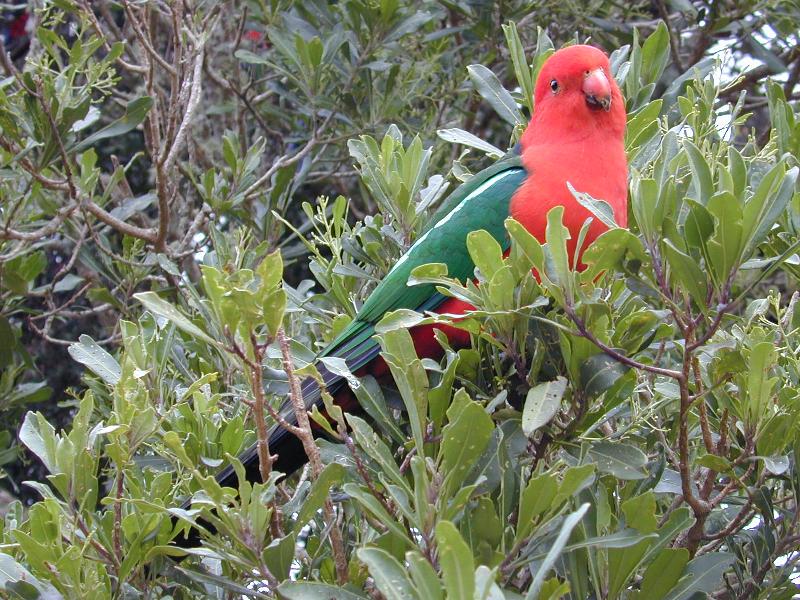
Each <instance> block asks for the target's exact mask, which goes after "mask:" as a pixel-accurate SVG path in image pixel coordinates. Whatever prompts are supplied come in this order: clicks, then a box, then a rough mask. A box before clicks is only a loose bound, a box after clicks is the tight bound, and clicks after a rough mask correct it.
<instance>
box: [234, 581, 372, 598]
mask: <svg viewBox="0 0 800 600" xmlns="http://www.w3.org/2000/svg"><path fill="white" fill-rule="evenodd" d="M278 593H279V594H280V598H282V599H283V598H285V599H286V600H331V599H332V598H336V600H366V598H367V596H362V595H360V594H354V593H353V592H351V591H348V590H346V589H344V588H343V587H341V586H339V585H329V584H327V583H318V582H313V581H284V582H283V583H281V584H280V585H279V586H278ZM246 595H247V594H244V596H246Z"/></svg>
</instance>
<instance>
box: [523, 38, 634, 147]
mask: <svg viewBox="0 0 800 600" xmlns="http://www.w3.org/2000/svg"><path fill="white" fill-rule="evenodd" d="M534 100H535V104H534V112H533V118H532V119H531V127H529V128H528V130H527V131H526V135H525V136H524V137H523V140H522V143H523V145H526V143H528V142H534V139H532V138H535V141H543V140H544V139H545V138H547V139H550V140H552V139H553V138H556V139H560V140H561V141H562V142H566V141H570V140H574V139H575V138H576V136H577V137H578V138H585V137H587V136H589V135H591V134H592V133H594V132H597V131H598V130H599V131H602V132H603V133H604V134H605V135H607V136H611V137H616V138H621V137H622V135H623V134H624V131H625V122H626V112H625V101H624V100H623V98H622V93H621V92H620V90H619V86H617V83H616V81H614V77H613V76H612V75H611V68H610V65H609V62H608V57H607V56H606V54H605V53H604V52H603V51H602V50H598V49H597V48H594V47H593V46H582V45H580V46H568V47H567V48H563V49H561V50H559V51H558V52H556V53H555V54H553V55H552V56H551V57H550V58H548V59H547V60H546V61H545V63H544V65H542V70H541V71H540V72H539V78H538V79H537V80H536V89H535V91H534Z"/></svg>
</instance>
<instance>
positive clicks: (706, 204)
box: [0, 0, 800, 600]
mask: <svg viewBox="0 0 800 600" xmlns="http://www.w3.org/2000/svg"><path fill="white" fill-rule="evenodd" d="M629 5H630V6H628V7H626V8H625V9H620V8H615V7H612V6H607V5H606V3H602V2H594V3H591V6H590V7H589V10H587V8H586V7H585V6H584V3H578V6H573V3H571V2H563V1H562V2H552V3H550V2H544V3H537V7H536V8H534V9H530V7H529V6H528V5H527V4H526V3H521V2H520V3H515V2H514V3H509V4H508V5H506V4H504V5H503V7H504V8H503V12H502V14H497V12H496V10H497V9H495V8H493V7H492V5H491V3H490V4H486V3H478V2H475V3H471V2H458V3H455V2H454V3H451V2H447V3H433V2H430V3H429V2H421V3H401V2H396V1H391V0H384V1H382V2H361V1H359V0H350V1H348V2H340V3H328V2H309V3H303V4H302V5H300V4H297V5H295V4H293V3H288V2H279V1H277V0H276V1H274V2H269V3H267V2H255V1H252V2H234V1H231V2H219V3H215V2H196V3H159V2H137V3H134V2H121V3H112V2H100V3H96V4H95V3H89V2H85V1H71V0H61V1H53V2H46V3H44V5H43V7H41V8H40V9H39V11H38V12H37V13H36V14H35V17H34V23H35V25H36V29H35V32H34V36H33V39H32V44H31V49H30V51H29V53H28V56H27V58H26V59H25V62H24V64H17V65H15V64H13V63H11V62H10V61H9V60H8V59H6V58H5V51H3V52H2V54H3V56H4V65H3V66H4V68H5V71H6V75H7V76H6V78H5V79H4V80H3V81H2V82H0V126H2V128H3V134H2V136H0V160H2V166H0V197H2V198H3V204H2V207H0V218H2V221H3V226H2V228H0V277H2V287H0V364H2V366H3V372H2V375H0V410H2V411H3V415H4V423H5V422H7V423H16V422H18V421H17V420H16V419H17V416H19V415H21V414H22V410H23V408H24V407H26V405H28V404H30V403H33V402H42V401H43V400H45V399H46V398H47V397H48V396H49V395H50V392H51V390H50V389H49V388H48V387H47V377H48V375H49V373H48V371H49V370H50V369H51V368H53V369H55V368H57V361H52V357H53V356H60V357H61V359H62V362H64V360H63V359H64V355H63V354H61V355H59V354H57V353H54V352H56V351H54V350H52V349H50V348H52V346H53V345H56V346H58V345H59V344H60V345H61V346H67V347H68V353H69V359H68V360H70V361H71V362H70V363H68V364H70V368H74V366H75V365H76V364H81V365H84V366H85V367H86V368H87V372H86V374H85V376H84V378H83V380H82V382H81V384H80V385H79V386H78V387H77V388H76V389H75V390H74V393H73V395H72V399H71V400H69V401H67V402H66V403H65V404H66V406H65V407H64V403H62V404H61V405H60V406H61V407H62V408H60V409H59V408H58V407H56V408H54V407H52V406H48V407H46V408H47V410H46V414H43V413H42V412H27V414H26V416H25V417H24V420H23V419H20V420H21V422H22V424H21V427H19V428H17V427H16V426H9V428H8V430H7V431H0V465H9V466H8V467H7V468H8V470H9V472H11V473H12V474H13V475H14V476H15V477H14V480H9V479H7V480H6V481H11V482H12V483H17V480H19V481H21V480H22V479H23V478H25V477H24V476H22V475H21V471H22V470H23V469H24V467H23V466H21V465H20V463H19V461H18V459H17V452H16V448H15V447H14V441H13V440H14V438H18V440H19V442H20V443H21V444H22V445H24V447H25V448H27V451H28V452H30V453H31V454H32V455H33V456H35V457H36V458H37V459H38V461H39V462H40V463H41V464H42V465H43V469H44V470H45V474H44V476H42V477H36V476H34V477H30V476H28V478H32V479H38V480H36V481H29V482H27V487H28V488H30V489H32V490H33V491H34V492H35V493H36V495H37V500H36V501H35V502H31V503H30V504H29V505H25V504H23V503H22V502H19V501H14V502H11V503H10V504H9V506H8V507H7V508H5V509H4V513H5V514H4V520H3V522H2V525H1V526H0V596H2V597H9V598H20V597H22V598H62V597H63V598H84V597H166V596H170V597H175V598H190V597H208V596H214V597H234V596H238V597H257V598H261V597H276V596H277V597H280V598H289V599H295V598H296V599H309V598H311V599H313V598H329V597H336V598H365V597H373V598H381V597H383V598H403V599H406V598H409V599H414V598H420V599H428V598H431V599H436V598H480V599H492V600H495V599H502V598H506V599H517V598H526V599H531V600H533V599H537V598H539V599H550V598H553V599H555V598H574V599H577V598H581V599H583V598H591V597H595V598H631V599H633V598H640V599H644V598H663V599H670V600H676V599H684V598H686V599H688V598H693V597H698V595H699V596H700V597H702V596H704V595H713V596H714V597H716V598H751V597H760V598H791V597H792V596H793V594H795V593H796V586H795V583H794V582H795V581H796V580H797V573H796V568H795V565H796V563H797V560H798V558H800V552H798V540H800V526H799V525H798V512H797V501H796V497H797V493H798V489H800V475H798V470H797V467H796V464H797V460H798V458H799V457H800V434H798V430H797V427H796V426H795V423H796V422H797V420H798V418H800V414H798V412H799V411H800V398H798V390H800V382H798V377H800V367H799V366H798V365H800V355H798V348H800V303H799V302H798V298H799V297H800V296H799V295H798V293H797V292H793V289H794V288H795V287H796V282H797V276H798V274H800V273H798V258H797V246H798V243H799V242H798V230H800V193H799V192H798V189H800V188H798V184H797V179H798V170H799V169H800V165H798V159H797V157H798V155H800V147H799V146H800V134H799V133H798V131H800V129H799V127H800V125H798V117H797V111H796V93H797V92H796V84H797V79H798V77H800V69H798V65H800V55H798V53H797V52H796V44H797V42H798V39H797V33H796V31H794V29H795V28H794V26H793V25H792V24H793V23H796V22H797V19H798V18H800V14H799V13H798V12H797V9H796V8H795V7H794V6H792V5H791V4H790V3H781V2H775V3H771V4H769V5H762V3H756V2H742V3H733V6H727V5H723V4H720V3H712V4H710V5H709V6H706V4H705V3H702V2H696V3H688V2H683V3H679V2H674V3H671V2H667V3H664V2H656V3H649V2H648V3H636V2H634V3H629ZM189 9H191V10H189ZM528 11H530V12H528ZM659 18H661V19H666V22H664V21H659V20H658V19H659ZM515 21H516V24H515ZM614 21H620V22H622V23H623V24H624V25H623V26H615V25H612V24H611V23H612V22H614ZM634 21H635V22H636V23H637V24H638V27H634V26H633V25H631V23H632V22H634ZM537 23H538V24H540V25H543V24H550V26H549V28H548V32H549V34H550V35H549V36H548V33H546V32H545V30H544V29H541V28H539V29H537V28H536V27H535V25H536V24H537ZM576 27H577V28H578V30H579V31H580V33H581V34H582V35H583V34H587V35H588V34H592V35H593V36H594V38H593V39H594V40H596V41H598V42H600V43H602V44H603V45H604V46H606V47H607V48H609V49H612V50H614V51H613V53H612V54H611V60H612V67H613V70H614V73H615V76H616V78H617V80H618V82H619V83H620V86H621V87H622V89H623V92H624V94H625V96H626V98H627V109H628V113H629V120H628V129H627V133H626V145H627V150H628V156H629V161H630V166H631V173H630V175H631V177H630V207H631V208H630V230H626V229H621V228H618V227H616V225H615V224H614V223H613V217H610V213H609V211H607V205H606V204H605V203H604V202H603V200H602V199H595V198H591V197H589V196H587V195H586V194H583V193H582V192H581V191H580V190H575V191H574V193H575V196H576V199H578V201H579V202H581V203H582V204H584V205H585V206H587V207H589V208H590V210H591V211H592V212H593V213H594V214H595V216H596V218H598V219H600V220H603V221H604V222H606V223H607V224H608V225H610V226H611V229H610V230H609V231H608V232H607V233H605V234H604V235H602V236H601V237H600V238H598V239H597V240H596V241H595V242H594V243H593V244H592V245H591V246H589V247H587V248H585V249H584V252H583V258H582V263H583V264H581V265H579V264H577V263H570V261H569V258H568V257H569V253H568V251H567V245H568V242H569V243H573V242H574V243H576V244H577V245H578V247H582V246H583V245H584V244H583V235H582V234H581V235H579V236H578V238H577V239H576V240H570V239H569V236H570V234H569V232H568V231H567V230H566V228H565V227H564V226H563V224H562V220H561V217H562V209H560V208H556V209H553V210H552V211H551V212H550V213H549V214H548V223H549V226H548V231H547V239H545V240H536V239H535V238H533V237H532V236H531V235H529V234H528V233H527V232H526V231H525V230H524V229H523V228H522V227H521V226H520V225H519V224H518V223H516V222H514V221H513V220H511V219H509V220H508V221H507V222H506V230H507V232H508V236H509V239H510V240H511V251H510V253H509V254H508V255H507V256H504V255H503V253H502V252H501V249H500V247H499V245H498V244H497V243H496V242H494V240H493V239H492V238H491V236H489V235H488V234H486V233H485V232H481V231H477V232H474V233H473V234H471V235H470V238H469V243H468V246H469V250H470V254H471V256H472V258H473V261H474V263H475V265H476V267H477V268H476V272H475V274H476V280H475V281H474V282H472V281H469V282H462V281H458V280H455V279H453V278H451V277H448V274H447V273H446V272H445V271H443V270H442V269H441V265H427V266H425V267H421V268H418V269H416V270H415V271H414V273H413V276H412V281H411V283H412V284H423V283H425V284H427V283H435V284H436V285H437V286H439V289H440V290H442V292H443V293H445V294H447V295H450V296H454V297H458V298H462V299H464V300H467V301H469V302H470V303H471V304H473V305H474V306H475V307H476V308H477V310H476V311H474V312H473V313H471V314H470V315H469V317H468V318H467V319H463V320H459V321H457V322H455V323H451V320H450V319H449V318H448V317H447V316H446V315H441V316H437V315H420V314H416V313H409V312H407V311H398V312H395V313H393V314H390V315H388V316H387V317H386V318H385V319H384V321H383V322H382V323H381V324H380V326H379V327H378V334H377V335H378V338H379V340H380V344H381V348H382V351H383V356H384V358H385V360H386V362H387V364H388V365H389V368H390V370H391V374H392V376H393V381H394V385H393V386H392V387H386V386H385V385H382V384H385V382H378V381H377V380H376V379H374V378H373V377H371V376H363V377H362V376H359V375H357V374H353V373H350V372H349V371H348V370H347V367H346V365H343V364H340V363H337V362H336V361H331V360H327V361H326V362H325V363H324V364H325V367H326V368H327V369H335V370H337V372H340V373H342V374H343V375H345V376H346V377H347V379H348V381H349V382H350V385H351V387H353V388H354V392H355V394H356V395H357V397H358V399H359V402H360V404H361V406H362V407H363V408H364V411H363V412H361V413H358V414H346V415H345V414H343V413H342V412H341V410H339V409H338V408H337V407H336V406H335V405H334V404H333V403H332V402H331V398H330V397H329V396H327V395H326V394H323V398H324V399H325V401H326V408H327V411H326V414H322V413H320V412H319V411H314V412H312V413H311V414H310V418H311V420H312V421H314V426H315V427H316V428H318V429H320V430H324V431H325V432H326V435H324V436H320V437H319V438H318V439H317V440H316V444H315V443H314V441H312V439H311V435H310V432H311V429H310V424H309V423H308V417H306V412H305V411H303V410H299V409H298V407H297V406H296V405H295V406H294V407H293V410H294V411H295V413H296V415H297V417H298V425H297V426H294V431H293V432H294V433H295V434H296V435H298V436H299V437H300V438H302V440H303V442H304V444H305V449H306V452H307V454H308V455H309V457H310V458H311V462H310V465H309V467H308V468H307V469H306V470H305V471H303V473H301V474H299V475H296V476H293V477H290V478H287V479H285V480H280V479H279V476H278V475H277V474H276V473H275V472H274V471H272V461H271V458H270V457H269V454H268V452H264V453H263V454H262V455H261V461H260V473H261V476H262V482H261V483H256V482H251V483H241V484H240V486H239V489H232V488H227V487H222V486H220V485H219V483H217V481H216V480H215V479H214V474H215V473H216V472H218V471H219V469H220V468H222V466H223V465H226V464H231V465H232V466H233V468H234V469H237V470H239V471H240V472H241V470H242V465H241V464H240V463H239V462H238V460H237V459H236V458H235V457H236V456H237V455H238V454H239V453H240V452H241V451H242V450H243V449H244V448H247V447H248V446H250V445H251V444H252V443H253V442H254V441H255V440H256V439H264V437H265V428H266V427H267V426H268V425H271V424H272V423H274V421H275V420H276V419H281V418H284V417H285V416H286V415H285V414H280V413H279V412H278V410H279V409H280V407H281V406H282V404H283V401H284V399H285V398H286V397H287V395H288V396H291V397H292V398H294V399H295V400H297V399H298V396H297V393H296V388H295V386H296V384H297V383H298V382H299V380H300V379H302V378H304V377H318V372H317V367H316V366H315V363H314V357H315V355H316V353H317V352H318V351H319V350H320V349H321V348H322V347H324V345H325V344H326V343H327V342H328V341H330V340H331V339H333V338H335V336H336V335H337V334H338V333H339V332H340V331H342V329H343V328H344V327H346V325H347V323H348V322H349V321H350V320H351V319H352V318H353V316H354V315H355V313H356V312H357V308H358V306H360V304H361V302H362V301H363V299H364V298H365V297H366V296H367V294H368V293H369V291H370V290H371V289H372V288H373V287H374V285H375V282H376V281H377V280H379V279H380V278H381V277H382V276H383V275H385V274H386V272H388V270H389V269H390V267H391V265H392V264H393V263H394V262H395V261H396V260H397V259H398V257H399V256H400V255H401V254H402V252H403V251H405V250H406V249H407V248H408V247H409V246H410V245H411V244H412V243H413V242H414V240H415V239H417V238H418V237H419V236H420V235H421V234H422V233H423V232H424V231H425V228H426V227H428V226H429V225H430V224H429V218H428V215H429V214H431V211H432V209H433V208H434V207H435V206H437V205H439V204H440V203H441V202H443V201H446V195H447V193H448V192H449V191H450V190H451V189H453V188H454V187H455V186H456V185H458V183H459V182H460V181H463V180H465V179H467V178H468V177H469V175H470V173H471V172H473V171H475V170H477V169H479V168H481V167H482V166H484V165H486V164H488V162H487V157H488V159H491V158H495V157H497V156H499V155H501V154H503V153H504V152H505V148H508V147H510V146H511V145H513V143H515V142H516V141H517V140H518V139H519V135H520V133H521V131H522V126H521V123H524V121H525V120H526V118H527V116H528V115H529V113H530V111H531V110H532V109H533V108H534V107H533V105H532V102H533V101H532V98H531V93H530V92H531V89H532V86H533V82H534V81H535V77H536V73H537V71H538V67H539V66H540V65H541V63H542V61H543V60H544V58H545V57H546V56H547V55H548V54H549V53H550V52H551V51H552V49H553V48H554V46H555V47H558V46H560V45H562V44H563V43H567V42H570V41H571V38H570V36H572V35H573V34H572V32H573V31H574V30H575V28H576ZM682 29H686V30H687V32H686V33H684V34H680V35H679V34H678V31H680V30H682ZM765 32H767V33H766V34H765ZM770 32H772V33H777V34H778V35H772V36H771V34H770ZM789 39H791V40H792V42H791V43H794V44H795V46H791V44H790V43H789V42H787V41H785V40H789ZM500 40H504V41H505V46H504V47H503V48H502V49H498V46H497V43H498V41H500ZM721 40H722V41H727V42H729V43H730V44H731V46H732V48H731V50H729V54H727V55H717V54H715V52H716V46H715V44H717V43H719V42H720V41H721ZM554 42H555V43H554ZM742 55H746V56H748V57H751V58H754V59H756V60H758V61H760V64H759V66H756V67H754V68H752V69H750V70H748V71H747V72H746V73H745V75H744V77H743V78H739V75H740V70H739V69H740V67H739V66H738V65H740V61H741V56H742ZM731 57H733V58H731ZM737 58H738V59H739V60H736V59H737ZM478 61H480V63H482V64H474V63H477V62H478ZM770 73H782V74H783V79H782V80H781V79H779V78H777V77H776V79H775V80H765V77H766V75H768V74H770ZM743 90H748V91H750V92H752V93H751V94H749V95H744V94H742V95H740V92H742V91H743ZM437 131H438V136H439V138H440V140H439V139H436V137H435V134H436V133H437ZM460 147H461V149H459V148H460ZM459 152H460V154H459ZM351 164H353V165H355V168H354V169H352V168H351V167H350V165H351ZM331 190H335V195H336V197H335V198H333V199H331V198H330V197H329V196H328V195H327V194H329V193H330V192H331ZM311 198H316V199H315V200H313V201H311V200H309V199H311ZM584 232H585V230H584ZM309 275H310V276H312V277H313V280H311V279H307V277H309ZM430 322H447V323H450V324H453V325H455V326H457V327H460V328H462V329H465V330H467V331H468V332H470V334H471V337H472V342H473V344H472V347H471V348H469V349H459V350H456V349H453V348H450V347H449V345H448V343H447V340H446V338H445V337H444V336H440V337H439V341H440V343H441V344H442V345H443V347H444V348H445V352H444V357H443V358H442V360H441V361H440V362H438V363H437V362H435V361H432V360H430V359H420V358H418V357H417V356H416V354H415V353H414V348H413V345H412V343H411V339H410V335H409V334H408V331H407V330H408V327H410V326H413V325H416V324H420V323H430ZM45 344H48V345H47V346H45ZM48 352H49V353H50V354H48ZM48 357H50V360H51V361H52V362H48ZM52 387H54V388H56V392H55V397H54V399H53V402H54V403H55V402H56V401H58V402H60V401H63V400H64V399H65V397H66V395H65V394H63V392H62V391H61V390H59V389H58V388H57V386H56V385H53V386H52ZM290 410H292V409H290ZM53 421H56V422H57V423H58V422H61V423H64V422H68V426H66V427H64V429H63V430H60V431H59V430H57V428H56V427H54V426H53V425H52V424H51V422H53ZM33 473H34V475H35V471H34V472H33ZM242 479H244V478H242ZM10 489H11V490H12V491H14V492H17V493H21V492H20V491H19V488H16V487H14V486H11V487H10ZM189 498H190V499H191V503H190V504H184V502H185V501H186V500H187V499H189ZM192 528H193V529H194V530H195V531H199V532H200V533H199V535H200V538H201V544H200V545H199V546H196V547H194V548H189V549H183V548H180V547H178V546H177V545H176V544H175V542H176V541H180V540H181V539H182V538H183V537H184V536H185V535H186V534H187V532H188V531H189V530H190V529H192Z"/></svg>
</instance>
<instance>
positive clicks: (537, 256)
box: [505, 217, 544, 271]
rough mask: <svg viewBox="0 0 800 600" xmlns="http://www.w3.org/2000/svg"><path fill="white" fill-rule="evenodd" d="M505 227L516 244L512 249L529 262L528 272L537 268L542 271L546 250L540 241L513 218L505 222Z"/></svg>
mask: <svg viewBox="0 0 800 600" xmlns="http://www.w3.org/2000/svg"><path fill="white" fill-rule="evenodd" d="M505 226H506V231H508V235H509V236H511V239H512V241H513V242H514V245H513V246H512V248H515V249H517V250H518V251H519V252H520V253H521V254H522V255H523V256H524V257H525V258H526V259H527V261H528V268H527V269H526V270H529V269H530V268H532V267H536V268H537V269H538V270H540V271H541V270H542V269H543V267H544V250H543V249H542V244H541V243H539V240H537V239H536V238H535V237H534V236H533V235H531V233H530V232H529V231H528V230H527V229H525V227H523V226H522V225H521V224H520V223H519V222H518V221H515V220H514V219H512V218H511V217H509V218H508V219H506V220H505Z"/></svg>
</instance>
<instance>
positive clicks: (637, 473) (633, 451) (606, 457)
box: [589, 442, 647, 480]
mask: <svg viewBox="0 0 800 600" xmlns="http://www.w3.org/2000/svg"><path fill="white" fill-rule="evenodd" d="M589 458H590V459H591V460H593V461H594V462H595V463H597V468H598V470H599V471H602V472H604V473H609V474H611V475H613V476H614V477H617V478H618V479H623V480H630V479H644V478H645V477H647V474H646V473H644V472H643V469H644V467H645V465H646V464H647V455H645V453H644V452H642V451H641V450H640V449H639V448H637V447H636V446H631V445H629V444H621V443H619V442H597V443H595V444H592V446H591V448H589Z"/></svg>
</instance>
